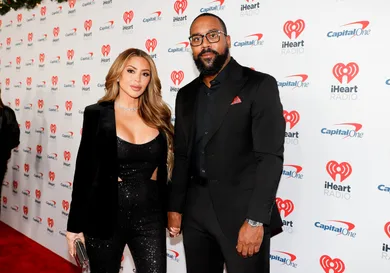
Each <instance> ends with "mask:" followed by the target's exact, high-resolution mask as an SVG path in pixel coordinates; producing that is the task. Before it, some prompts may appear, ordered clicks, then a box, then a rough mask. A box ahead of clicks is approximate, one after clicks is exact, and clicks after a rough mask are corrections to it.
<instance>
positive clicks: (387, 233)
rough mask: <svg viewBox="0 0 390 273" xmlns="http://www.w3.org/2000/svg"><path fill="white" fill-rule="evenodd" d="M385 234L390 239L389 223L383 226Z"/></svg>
mask: <svg viewBox="0 0 390 273" xmlns="http://www.w3.org/2000/svg"><path fill="white" fill-rule="evenodd" d="M385 233H386V235H387V236H388V237H389V238H390V222H388V223H387V224H386V225H385Z"/></svg>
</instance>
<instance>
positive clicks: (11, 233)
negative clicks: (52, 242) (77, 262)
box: [0, 221, 81, 273]
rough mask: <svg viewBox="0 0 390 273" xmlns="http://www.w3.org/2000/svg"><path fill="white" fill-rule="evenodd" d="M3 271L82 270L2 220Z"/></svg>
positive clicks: (67, 272)
mask: <svg viewBox="0 0 390 273" xmlns="http://www.w3.org/2000/svg"><path fill="white" fill-rule="evenodd" d="M0 272H1V273H24V272H28V273H54V272H56V273H57V272H61V273H79V272H81V270H80V269H79V268H77V267H76V266H74V265H73V264H71V263H70V262H68V261H67V260H65V259H63V258H62V257H60V256H58V255H57V254H55V253H53V252H51V251H50V250H48V249H47V248H45V247H43V246H41V245H40V244H38V243H36V242H34V241H33V240H31V239H30V238H28V237H26V236H24V235H23V234H22V233H20V232H18V231H16V230H15V229H13V228H11V227H9V226H8V225H6V224H4V223H3V222H1V221H0Z"/></svg>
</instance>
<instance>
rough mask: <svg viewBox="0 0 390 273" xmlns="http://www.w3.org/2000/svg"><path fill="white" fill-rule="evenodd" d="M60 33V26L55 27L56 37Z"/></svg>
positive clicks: (54, 33)
mask: <svg viewBox="0 0 390 273" xmlns="http://www.w3.org/2000/svg"><path fill="white" fill-rule="evenodd" d="M59 34H60V28H59V27H55V28H53V35H54V37H58V35H59Z"/></svg>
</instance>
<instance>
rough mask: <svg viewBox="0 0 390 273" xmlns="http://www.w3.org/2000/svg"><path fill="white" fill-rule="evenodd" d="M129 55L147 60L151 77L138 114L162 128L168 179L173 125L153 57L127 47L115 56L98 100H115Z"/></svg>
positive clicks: (147, 121)
mask: <svg viewBox="0 0 390 273" xmlns="http://www.w3.org/2000/svg"><path fill="white" fill-rule="evenodd" d="M131 57H142V58H144V59H145V60H147V61H148V62H149V65H150V70H151V73H150V74H151V75H150V76H151V77H150V82H149V85H148V87H147V89H146V90H145V92H144V93H143V94H142V95H141V96H140V97H139V108H138V114H139V115H140V116H141V118H142V119H143V120H144V122H145V123H146V124H147V125H148V126H151V127H153V128H156V129H159V130H160V129H162V130H163V132H164V133H165V135H166V138H167V141H168V157H167V170H168V179H171V176H172V169H173V125H172V123H171V110H170V109H169V107H168V105H167V104H166V103H165V102H164V101H163V99H162V96H161V81H160V79H159V77H158V73H157V68H156V65H155V63H154V61H153V59H152V58H151V57H150V56H149V55H148V54H147V53H146V52H144V51H142V50H140V49H136V48H129V49H127V50H125V51H123V52H122V53H121V54H119V56H118V57H117V58H116V60H115V61H114V63H113V64H112V66H111V68H110V70H109V71H108V74H107V76H106V83H105V87H106V94H105V95H104V96H103V97H102V98H101V99H100V100H99V103H100V102H103V101H115V99H116V97H117V96H118V94H119V84H118V82H117V79H118V78H119V77H120V75H121V73H122V71H123V69H124V68H125V65H126V63H127V61H128V60H129V59H130V58H131Z"/></svg>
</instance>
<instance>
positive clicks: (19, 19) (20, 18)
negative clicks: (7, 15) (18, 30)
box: [16, 13, 23, 23]
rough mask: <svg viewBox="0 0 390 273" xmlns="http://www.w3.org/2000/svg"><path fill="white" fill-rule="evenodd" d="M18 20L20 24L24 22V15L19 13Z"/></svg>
mask: <svg viewBox="0 0 390 273" xmlns="http://www.w3.org/2000/svg"><path fill="white" fill-rule="evenodd" d="M16 19H17V20H18V22H19V23H20V22H22V19H23V15H22V14H21V13H19V14H18V16H17V18H16Z"/></svg>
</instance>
